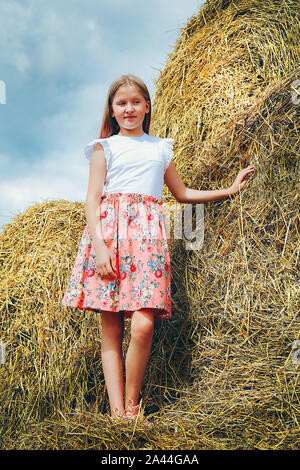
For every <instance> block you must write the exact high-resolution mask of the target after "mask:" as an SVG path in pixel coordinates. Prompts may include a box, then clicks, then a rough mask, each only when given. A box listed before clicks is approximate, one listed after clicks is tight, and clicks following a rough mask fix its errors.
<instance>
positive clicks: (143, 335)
mask: <svg viewBox="0 0 300 470" xmlns="http://www.w3.org/2000/svg"><path fill="white" fill-rule="evenodd" d="M153 330H154V322H153V318H139V319H138V320H137V319H133V320H132V321H131V337H132V338H133V339H134V340H136V341H139V342H143V341H147V340H149V338H151V337H152V335H153Z"/></svg>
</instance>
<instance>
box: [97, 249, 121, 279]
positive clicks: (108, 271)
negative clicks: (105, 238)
mask: <svg viewBox="0 0 300 470" xmlns="http://www.w3.org/2000/svg"><path fill="white" fill-rule="evenodd" d="M96 266H97V270H98V272H99V274H100V275H101V276H102V277H105V278H108V279H116V278H117V268H116V263H115V260H114V257H113V255H112V253H111V251H110V250H109V249H108V248H107V246H106V245H104V246H103V247H102V248H101V250H99V251H98V252H96Z"/></svg>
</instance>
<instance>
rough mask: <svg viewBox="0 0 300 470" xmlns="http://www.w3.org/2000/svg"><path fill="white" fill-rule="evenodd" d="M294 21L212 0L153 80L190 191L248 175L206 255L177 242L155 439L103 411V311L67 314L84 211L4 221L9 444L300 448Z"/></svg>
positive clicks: (159, 117) (155, 366)
mask: <svg viewBox="0 0 300 470" xmlns="http://www.w3.org/2000/svg"><path fill="white" fill-rule="evenodd" d="M298 20H299V15H298V10H297V2H296V1H290V0H286V1H285V2H281V1H266V0H260V1H258V0H256V1H254V0H252V1H250V0H243V1H239V0H235V1H229V0H226V1H225V0H222V1H221V0H218V1H208V2H207V3H206V4H205V5H204V7H203V8H201V10H200V12H199V14H198V15H196V16H195V17H193V18H191V19H190V20H189V22H188V23H187V25H186V26H185V27H184V28H183V30H182V33H181V37H180V38H179V40H178V42H177V44H176V46H175V49H174V52H172V53H171V54H170V56H169V59H168V61H167V64H166V67H165V69H164V70H163V71H162V73H161V75H160V77H159V78H158V80H157V92H156V97H155V101H154V105H153V121H152V128H151V133H152V134H154V135H160V136H162V137H164V136H166V137H167V136H170V137H173V138H174V139H175V142H176V144H175V163H176V166H177V168H178V170H179V172H180V174H181V176H182V178H183V180H184V182H185V184H186V185H187V186H188V187H193V188H195V189H197V188H199V189H214V188H215V189H218V188H221V187H225V186H228V185H230V184H231V182H232V180H233V178H234V176H235V175H236V173H237V171H238V170H239V168H240V167H242V166H245V165H246V164H248V163H252V164H254V166H255V167H256V174H255V176H254V177H251V179H250V180H249V182H248V183H247V186H246V189H244V190H243V191H242V193H240V194H239V195H237V196H235V197H232V198H230V199H228V200H223V201H215V202H211V203H208V204H207V205H206V207H205V232H204V244H203V248H202V249H201V250H191V251H186V250H185V241H184V240H172V237H171V240H170V248H171V259H172V260H173V262H172V265H171V267H172V302H173V304H172V305H173V312H174V316H173V318H172V320H168V321H166V322H163V323H162V322H161V323H158V324H156V329H155V333H154V342H153V348H152V354H151V358H150V361H149V366H148V369H147V372H146V377H145V381H144V385H143V389H142V397H143V400H144V403H145V405H146V406H147V409H148V411H149V412H151V413H152V417H153V420H154V423H155V428H154V430H152V431H150V430H145V429H144V428H142V427H141V426H139V425H137V427H136V428H132V427H129V428H125V427H123V426H120V425H119V424H118V425H117V426H116V425H115V424H113V423H112V422H111V421H110V419H109V417H108V416H106V415H105V413H106V410H107V398H106V392H105V384H104V379H103V374H102V366H101V358H100V353H99V347H100V342H101V328H100V322H99V318H100V317H99V316H98V315H95V313H94V312H91V311H88V310H80V309H72V308H64V307H62V306H61V299H62V295H63V293H64V290H65V288H66V285H67V282H68V279H69V274H70V271H71V269H72V266H73V263H74V259H75V255H76V250H77V247H78V244H79V240H80V236H81V234H82V230H83V228H84V225H85V223H86V221H85V216H84V204H82V203H69V202H67V201H51V202H45V203H42V204H36V205H34V206H32V207H30V208H28V209H27V210H26V211H25V212H24V214H21V215H19V216H17V217H15V218H14V219H13V221H12V222H11V223H10V224H8V225H7V226H5V227H4V230H3V233H2V234H1V236H0V271H1V272H0V274H1V275H0V314H1V317H0V318H1V320H0V331H1V333H0V339H1V340H2V341H3V342H4V344H5V346H6V362H5V363H4V364H1V365H0V367H1V378H0V394H1V401H0V418H1V427H0V429H1V438H2V447H3V448H7V449H8V448H10V449H35V448H36V449H37V448H38V449H89V448H91V449H95V448H97V449H166V450H167V449H180V450H182V449H255V448H259V449H280V448H282V449H286V448H292V449H294V448H297V446H299V437H300V436H299V425H298V416H299V364H298V356H299V355H298V350H299V348H300V347H299V346H298V343H297V341H298V340H299V317H298V316H297V314H298V311H299V308H297V307H299V306H298V305H297V295H298V293H299V290H298V271H297V263H298V253H299V252H298V251H297V250H298V242H299V219H298V216H299V211H298V209H299V200H298V188H299V187H298V188H297V184H298V174H299V163H298V160H297V156H298V155H299V100H298V99H297V96H296V95H295V86H296V80H297V79H299V76H300V74H299V69H298V68H297V67H296V64H297V62H299V50H298V47H297V37H298V24H299V23H298ZM164 199H165V201H167V202H170V203H171V202H172V201H173V198H172V195H171V194H169V191H168V190H167V188H165V192H164ZM171 234H172V227H171ZM128 325H129V323H128V322H126V326H127V330H126V335H125V339H124V349H125V348H126V345H127V341H128V334H129V331H128Z"/></svg>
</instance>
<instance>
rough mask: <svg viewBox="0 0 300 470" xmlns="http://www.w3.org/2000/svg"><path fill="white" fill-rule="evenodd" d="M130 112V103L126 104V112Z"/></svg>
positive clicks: (131, 108) (131, 107)
mask: <svg viewBox="0 0 300 470" xmlns="http://www.w3.org/2000/svg"><path fill="white" fill-rule="evenodd" d="M132 110H133V106H132V105H131V104H130V103H129V104H127V106H126V111H132Z"/></svg>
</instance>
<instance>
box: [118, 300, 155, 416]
mask: <svg viewBox="0 0 300 470" xmlns="http://www.w3.org/2000/svg"><path fill="white" fill-rule="evenodd" d="M153 331H154V312H153V311H152V310H151V309H146V308H145V309H141V310H136V311H135V312H133V314H132V318H131V339H130V343H129V346H128V350H127V355H126V360H125V370H126V384H125V409H126V410H127V407H128V404H131V405H137V403H138V399H139V394H140V390H141V387H142V384H143V379H144V375H145V371H146V368H147V364H148V360H149V356H150V352H151V345H152V337H153Z"/></svg>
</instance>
